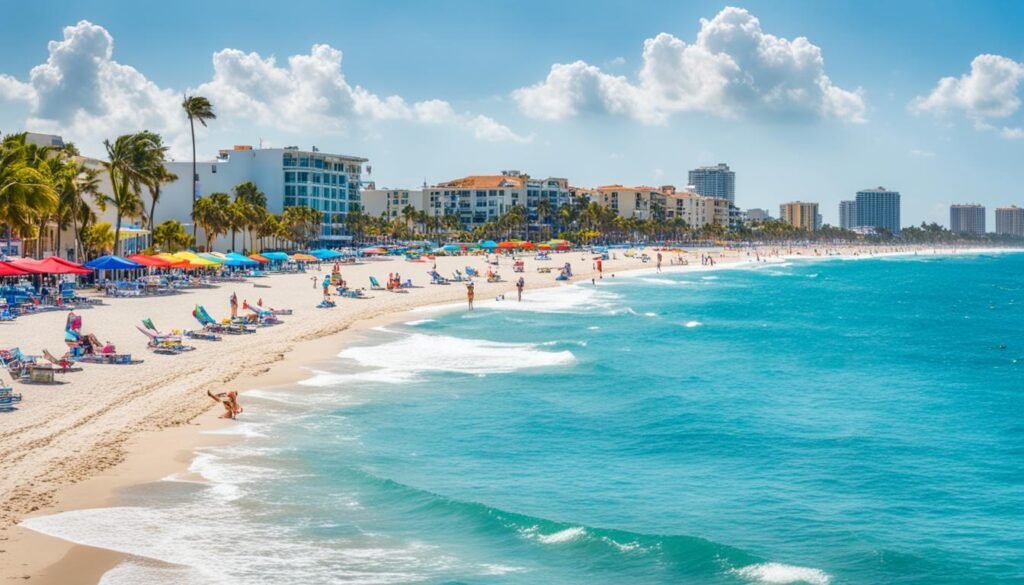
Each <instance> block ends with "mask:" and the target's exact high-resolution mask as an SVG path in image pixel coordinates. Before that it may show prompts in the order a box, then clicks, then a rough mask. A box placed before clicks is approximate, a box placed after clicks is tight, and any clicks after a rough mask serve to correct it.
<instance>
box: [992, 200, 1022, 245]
mask: <svg viewBox="0 0 1024 585" xmlns="http://www.w3.org/2000/svg"><path fill="white" fill-rule="evenodd" d="M996 234H998V235H1000V236H1016V237H1018V238H1024V208H1021V207H1017V206H1016V205H1011V206H1010V207H999V208H996Z"/></svg>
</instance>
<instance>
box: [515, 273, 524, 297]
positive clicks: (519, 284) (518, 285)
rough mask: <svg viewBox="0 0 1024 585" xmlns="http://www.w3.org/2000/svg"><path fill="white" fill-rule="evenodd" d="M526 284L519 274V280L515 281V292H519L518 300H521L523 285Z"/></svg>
mask: <svg viewBox="0 0 1024 585" xmlns="http://www.w3.org/2000/svg"><path fill="white" fill-rule="evenodd" d="M525 286H526V281H525V280H523V277H522V276H520V277H519V280H517V281H516V292H517V293H519V300H520V301H522V300H523V287H525Z"/></svg>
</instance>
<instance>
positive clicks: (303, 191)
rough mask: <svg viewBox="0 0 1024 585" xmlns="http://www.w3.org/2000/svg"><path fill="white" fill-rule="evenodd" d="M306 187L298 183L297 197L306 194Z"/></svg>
mask: <svg viewBox="0 0 1024 585" xmlns="http://www.w3.org/2000/svg"><path fill="white" fill-rule="evenodd" d="M306 189H307V187H306V186H305V185H299V192H298V195H299V197H305V196H306V195H307V194H308V192H307V191H306Z"/></svg>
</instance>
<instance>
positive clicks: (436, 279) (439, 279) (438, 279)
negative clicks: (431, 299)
mask: <svg viewBox="0 0 1024 585" xmlns="http://www.w3.org/2000/svg"><path fill="white" fill-rule="evenodd" d="M427 274H429V275H430V284H450V282H449V281H448V279H447V278H445V277H443V276H441V275H440V274H438V272H437V271H436V270H431V271H430V272H428V273H427Z"/></svg>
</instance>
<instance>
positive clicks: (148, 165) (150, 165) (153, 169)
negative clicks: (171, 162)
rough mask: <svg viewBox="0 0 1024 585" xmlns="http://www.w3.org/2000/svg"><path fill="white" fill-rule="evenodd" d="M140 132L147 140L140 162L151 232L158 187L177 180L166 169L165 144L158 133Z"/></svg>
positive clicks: (154, 217) (151, 231)
mask: <svg viewBox="0 0 1024 585" xmlns="http://www.w3.org/2000/svg"><path fill="white" fill-rule="evenodd" d="M140 134H143V135H145V137H146V138H148V140H147V141H146V142H145V143H144V144H143V146H144V147H145V151H144V152H142V153H141V155H142V156H143V161H142V164H143V166H144V169H143V171H142V172H143V175H145V176H144V179H143V182H144V183H145V185H146V188H147V189H148V190H149V198H150V203H149V213H148V220H149V232H150V233H151V234H152V233H153V228H154V227H155V226H156V206H157V203H159V202H160V188H161V186H162V185H164V184H166V183H173V182H174V181H177V180H178V176H177V175H175V174H174V173H172V172H171V171H169V170H167V165H166V164H165V163H166V162H167V146H165V145H164V140H163V138H162V137H161V136H160V135H159V134H154V133H152V132H148V131H145V132H141V133H140Z"/></svg>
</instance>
